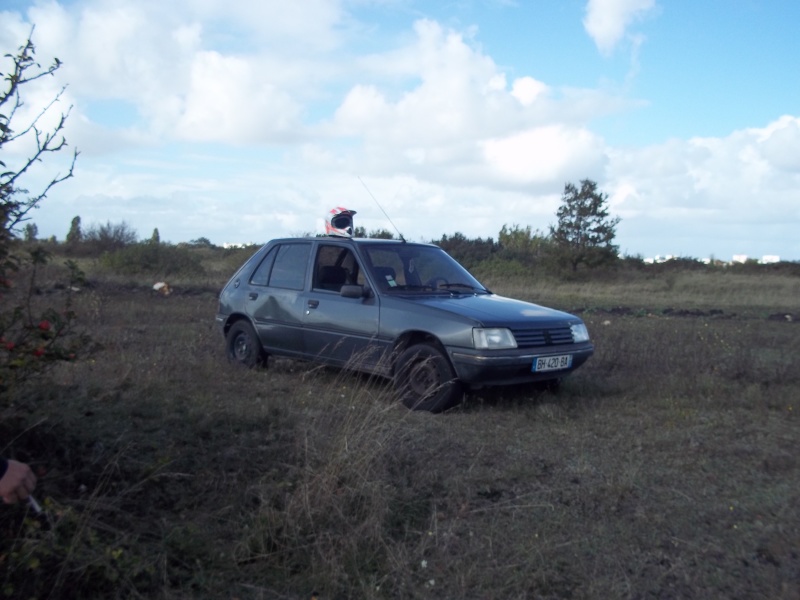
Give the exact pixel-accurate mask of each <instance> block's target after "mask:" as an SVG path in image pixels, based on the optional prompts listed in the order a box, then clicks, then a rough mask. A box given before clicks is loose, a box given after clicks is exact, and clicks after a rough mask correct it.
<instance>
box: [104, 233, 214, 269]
mask: <svg viewBox="0 0 800 600" xmlns="http://www.w3.org/2000/svg"><path fill="white" fill-rule="evenodd" d="M101 263H102V264H103V266H105V267H107V268H109V269H111V270H113V271H116V272H117V273H121V274H124V275H139V274H149V275H156V276H159V277H169V276H175V275H202V274H203V273H204V269H203V266H202V265H201V264H200V261H199V259H198V258H197V257H196V256H195V255H194V254H193V253H192V252H191V251H190V250H189V249H188V248H179V247H177V246H171V245H169V244H153V243H150V242H144V243H140V244H133V245H131V246H126V247H124V248H121V249H119V250H116V251H114V252H108V253H106V254H104V255H103V256H102V258H101Z"/></svg>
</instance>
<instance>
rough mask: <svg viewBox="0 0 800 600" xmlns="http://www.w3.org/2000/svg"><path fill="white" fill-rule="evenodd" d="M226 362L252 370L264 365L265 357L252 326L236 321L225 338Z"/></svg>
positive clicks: (245, 322)
mask: <svg viewBox="0 0 800 600" xmlns="http://www.w3.org/2000/svg"><path fill="white" fill-rule="evenodd" d="M226 341H227V344H226V345H227V354H228V360H229V361H230V362H232V363H234V364H237V365H242V366H244V367H248V368H253V367H256V366H259V365H264V364H266V362H267V360H266V359H267V357H266V355H265V354H264V350H263V349H262V348H261V342H260V341H259V340H258V336H257V335H256V332H255V330H254V329H253V326H252V325H250V323H248V322H247V321H237V322H236V323H234V324H233V325H231V328H230V329H229V330H228V335H227V336H226Z"/></svg>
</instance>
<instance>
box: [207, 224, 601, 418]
mask: <svg viewBox="0 0 800 600" xmlns="http://www.w3.org/2000/svg"><path fill="white" fill-rule="evenodd" d="M216 321H217V324H218V325H219V327H220V328H221V330H222V333H223V335H224V337H225V343H226V352H227V356H228V359H229V360H230V361H232V362H235V363H239V364H242V365H245V366H248V367H255V366H257V365H266V363H267V360H268V357H269V356H270V355H275V356H284V357H291V358H297V359H302V360H307V361H312V362H315V363H321V364H326V365H331V366H336V367H341V368H347V369H353V370H357V371H364V372H367V373H372V374H376V375H379V376H382V377H386V378H389V379H391V380H392V381H393V382H394V386H395V388H396V390H397V392H398V394H399V396H400V399H401V400H402V401H403V403H404V404H405V405H406V406H408V407H409V408H412V409H416V410H428V411H432V412H439V411H442V410H446V409H447V408H450V407H451V406H453V405H455V404H457V403H458V402H459V401H460V400H461V398H462V397H463V393H464V392H465V390H467V389H475V388H480V387H483V386H494V385H506V384H519V383H528V382H530V383H535V382H547V381H557V380H559V379H561V378H562V377H564V376H566V375H568V374H569V373H571V372H572V371H574V370H575V369H576V368H578V367H579V366H580V365H582V364H583V363H584V362H585V361H586V360H587V359H588V358H589V357H590V356H591V355H592V353H593V351H594V346H593V344H592V342H591V340H590V339H589V333H588V331H587V329H586V326H585V325H584V323H583V322H582V321H581V319H579V318H578V317H576V316H574V315H571V314H568V313H565V312H561V311H558V310H553V309H551V308H545V307H543V306H539V305H536V304H531V303H529V302H523V301H520V300H513V299H511V298H504V297H502V296H498V295H496V294H494V293H492V292H491V291H489V290H487V289H486V288H485V287H484V286H483V285H481V284H480V283H479V282H478V281H477V280H476V279H475V278H474V277H473V276H472V275H470V273H469V272H468V271H467V270H466V269H465V268H464V267H462V266H461V265H460V264H459V263H458V262H457V261H456V260H455V259H453V258H452V257H451V256H450V255H448V254H447V253H446V252H445V251H444V250H442V249H441V248H439V247H438V246H435V245H432V244H422V243H410V242H406V241H402V240H377V239H356V238H343V237H317V238H286V239H277V240H273V241H271V242H269V243H267V244H266V245H264V246H263V247H262V248H260V249H259V250H258V251H256V253H255V254H253V256H251V257H250V259H248V260H247V261H246V262H245V263H244V265H243V266H242V267H241V268H240V269H239V270H238V271H237V272H236V273H235V274H234V276H233V277H232V278H231V279H230V281H228V283H227V284H226V285H225V287H224V288H223V289H222V292H221V293H220V296H219V308H218V311H217V315H216Z"/></svg>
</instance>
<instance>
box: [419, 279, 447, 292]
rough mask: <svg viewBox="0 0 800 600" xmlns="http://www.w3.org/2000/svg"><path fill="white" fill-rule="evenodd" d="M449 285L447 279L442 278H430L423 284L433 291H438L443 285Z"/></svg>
mask: <svg viewBox="0 0 800 600" xmlns="http://www.w3.org/2000/svg"><path fill="white" fill-rule="evenodd" d="M447 283H449V282H448V281H447V279H445V278H444V277H431V278H430V279H428V281H426V282H425V286H426V287H432V288H433V289H435V290H438V289H439V288H440V287H442V286H443V285H446V284H447Z"/></svg>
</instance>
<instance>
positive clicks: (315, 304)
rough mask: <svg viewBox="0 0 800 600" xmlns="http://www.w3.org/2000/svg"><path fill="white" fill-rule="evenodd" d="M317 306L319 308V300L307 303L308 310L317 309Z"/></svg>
mask: <svg viewBox="0 0 800 600" xmlns="http://www.w3.org/2000/svg"><path fill="white" fill-rule="evenodd" d="M318 306H319V300H309V301H308V308H317V307H318Z"/></svg>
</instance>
